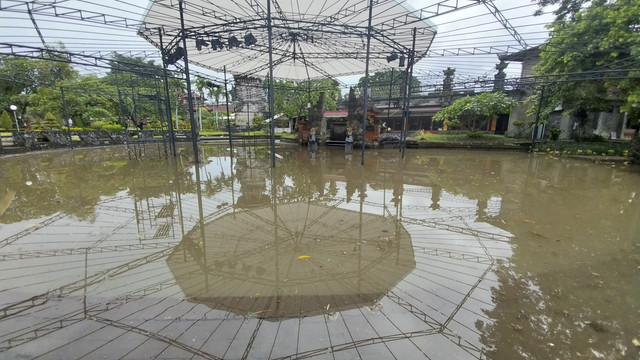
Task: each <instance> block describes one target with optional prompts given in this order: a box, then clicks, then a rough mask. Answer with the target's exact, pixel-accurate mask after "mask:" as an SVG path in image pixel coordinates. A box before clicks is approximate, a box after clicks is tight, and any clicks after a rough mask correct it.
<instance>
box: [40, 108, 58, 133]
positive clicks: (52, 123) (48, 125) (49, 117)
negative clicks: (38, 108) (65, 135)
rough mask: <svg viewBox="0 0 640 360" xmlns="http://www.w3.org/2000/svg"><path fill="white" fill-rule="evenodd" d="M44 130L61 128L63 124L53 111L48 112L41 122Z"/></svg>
mask: <svg viewBox="0 0 640 360" xmlns="http://www.w3.org/2000/svg"><path fill="white" fill-rule="evenodd" d="M40 128H41V129H42V130H60V129H61V128H62V125H61V124H60V121H59V120H58V119H57V118H56V117H55V115H53V114H52V113H50V112H49V113H47V114H46V115H45V116H44V119H42V122H41V124H40Z"/></svg>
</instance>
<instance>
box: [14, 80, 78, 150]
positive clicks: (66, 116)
mask: <svg viewBox="0 0 640 360" xmlns="http://www.w3.org/2000/svg"><path fill="white" fill-rule="evenodd" d="M60 96H61V97H62V113H63V114H64V122H65V123H66V124H67V130H69V146H70V147H71V148H72V149H73V137H72V136H71V124H69V112H68V111H67V102H66V101H65V98H64V87H62V86H60ZM14 114H15V113H14Z"/></svg>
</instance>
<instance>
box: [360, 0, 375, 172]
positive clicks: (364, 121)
mask: <svg viewBox="0 0 640 360" xmlns="http://www.w3.org/2000/svg"><path fill="white" fill-rule="evenodd" d="M372 16H373V0H370V1H369V20H368V23H367V57H366V61H365V66H364V101H363V102H364V105H363V112H364V114H363V115H362V155H361V156H360V165H364V146H365V144H366V142H367V98H368V97H369V55H370V49H371V17H372Z"/></svg>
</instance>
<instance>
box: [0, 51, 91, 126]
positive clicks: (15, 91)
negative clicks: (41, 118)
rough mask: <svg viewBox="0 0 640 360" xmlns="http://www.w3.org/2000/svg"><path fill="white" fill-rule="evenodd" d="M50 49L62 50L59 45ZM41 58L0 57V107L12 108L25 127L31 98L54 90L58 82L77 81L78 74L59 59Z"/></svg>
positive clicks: (55, 56) (28, 120)
mask: <svg viewBox="0 0 640 360" xmlns="http://www.w3.org/2000/svg"><path fill="white" fill-rule="evenodd" d="M51 49H52V50H57V49H60V50H64V47H63V46H62V45H59V46H56V47H52V48H51ZM44 56H45V58H44V59H27V58H21V57H15V56H3V57H0V103H1V104H15V105H16V106H17V107H18V110H17V112H18V114H19V115H21V116H22V119H23V121H24V122H25V123H26V124H27V126H28V127H29V126H30V119H31V116H30V114H29V107H30V106H31V99H32V97H31V95H33V94H36V93H37V92H38V91H40V90H41V89H43V88H54V87H55V86H56V84H57V83H58V82H60V81H63V80H66V81H72V80H74V79H76V78H78V77H79V75H78V72H77V71H76V70H74V69H73V68H72V67H71V65H70V64H69V63H68V62H67V61H66V60H65V59H64V58H62V57H61V56H60V55H57V54H55V53H46V54H45V55H44ZM43 115H44V114H43Z"/></svg>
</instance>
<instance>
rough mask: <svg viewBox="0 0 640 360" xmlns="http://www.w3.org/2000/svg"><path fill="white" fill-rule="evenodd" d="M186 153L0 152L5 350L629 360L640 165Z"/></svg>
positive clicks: (210, 149) (385, 153) (29, 353)
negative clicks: (1, 155)
mask: <svg viewBox="0 0 640 360" xmlns="http://www.w3.org/2000/svg"><path fill="white" fill-rule="evenodd" d="M200 151H201V153H200V159H201V161H202V163H201V164H199V166H196V165H195V164H194V163H193V161H192V160H193V159H192V158H191V157H190V156H189V151H188V150H187V149H186V148H185V149H182V152H181V154H179V155H178V156H177V157H176V158H173V157H170V158H165V157H164V156H163V155H164V153H163V152H162V151H161V150H160V149H156V148H149V149H144V151H141V152H140V154H142V153H143V152H144V156H140V157H136V156H132V154H131V153H130V152H128V151H127V149H126V148H120V147H109V148H100V149H76V150H72V151H68V150H65V151H54V152H47V153H40V154H27V155H22V156H16V157H6V158H0V165H1V168H2V172H1V173H0V179H1V181H0V270H1V271H0V285H1V286H0V310H1V311H0V358H2V359H303V358H310V359H433V360H436V359H636V358H638V356H639V349H640V348H639V347H638V346H640V341H639V339H640V301H638V294H639V291H640V276H639V275H640V274H639V272H640V171H639V169H638V168H633V167H626V166H624V165H621V164H618V165H607V164H594V163H591V162H586V161H582V160H573V159H567V158H554V157H550V156H546V155H530V154H527V153H518V152H506V153H500V152H483V151H464V150H448V151H445V150H411V149H409V150H408V151H407V153H406V157H405V158H404V159H402V158H401V157H400V154H399V152H398V150H397V149H388V150H369V151H367V153H366V159H365V166H361V165H360V153H359V152H354V153H353V154H350V153H345V151H344V149H340V148H320V149H319V150H318V151H315V152H309V151H308V149H306V148H298V147H283V148H280V149H278V151H277V154H278V161H277V167H276V168H275V169H272V168H271V167H270V164H271V158H270V154H269V152H268V150H267V149H266V148H264V147H260V146H241V145H239V146H236V147H234V150H233V152H231V151H230V150H229V149H228V147H227V146H216V145H206V146H201V148H200Z"/></svg>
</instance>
